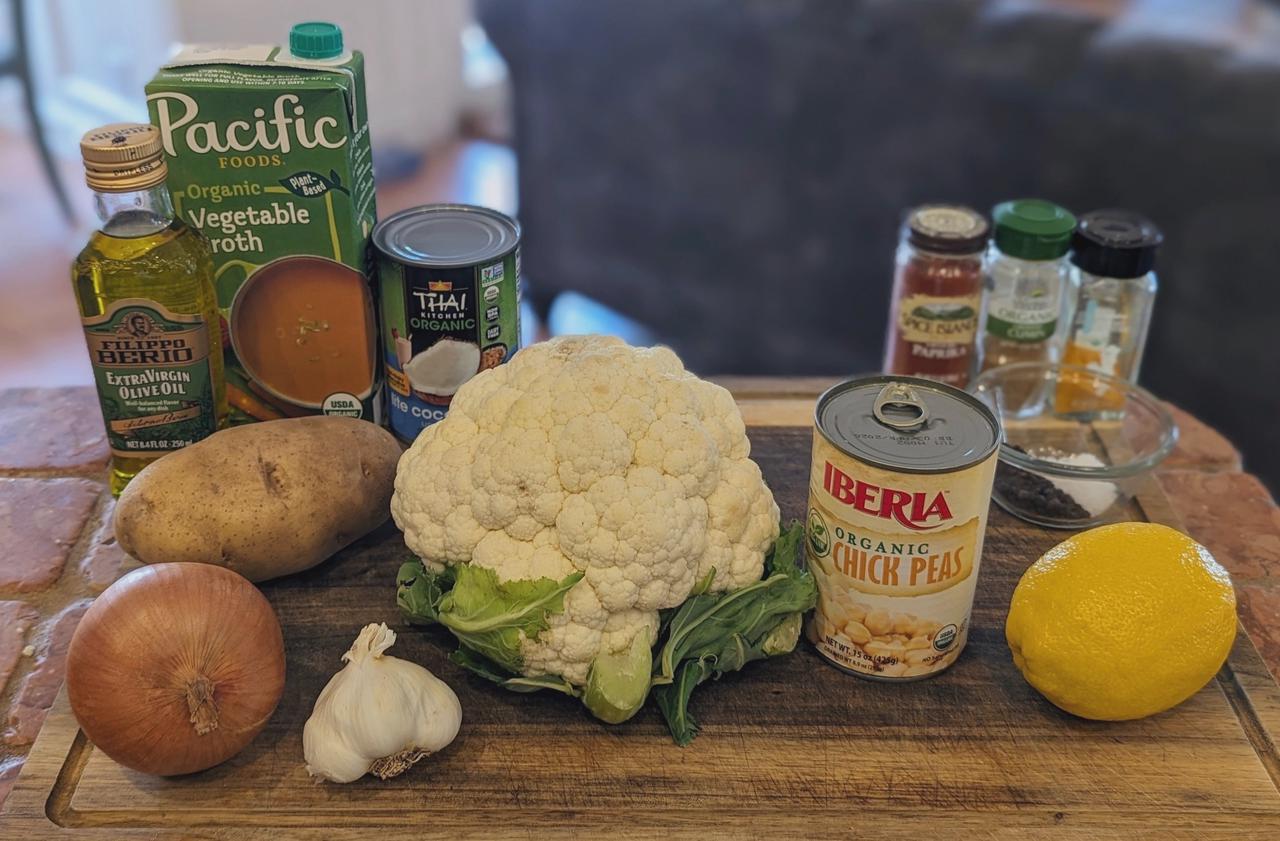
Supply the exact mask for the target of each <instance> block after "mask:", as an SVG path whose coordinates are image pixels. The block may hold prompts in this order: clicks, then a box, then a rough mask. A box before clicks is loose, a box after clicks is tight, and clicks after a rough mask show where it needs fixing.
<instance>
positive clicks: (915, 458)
mask: <svg viewBox="0 0 1280 841" xmlns="http://www.w3.org/2000/svg"><path fill="white" fill-rule="evenodd" d="M814 420H815V422H816V423H817V425H818V429H819V430H820V431H821V432H822V434H823V435H824V436H826V438H827V440H828V441H830V442H831V443H832V444H834V445H835V446H836V447H838V448H839V449H840V450H841V451H843V452H844V453H846V454H847V455H850V456H852V457H853V458H856V459H858V460H859V461H861V462H863V463H865V464H869V465H871V466H873V467H879V468H882V469H885V470H896V471H899V472H902V473H951V472H953V471H956V470H963V469H964V468H966V467H971V466H972V465H975V464H978V463H979V462H982V461H985V460H986V459H987V458H988V457H989V456H990V455H991V454H992V453H994V452H995V451H996V447H998V446H999V444H1000V422H999V421H997V420H996V417H995V415H994V414H992V413H991V410H990V409H988V408H987V407H986V406H984V405H983V404H982V403H981V402H980V401H978V400H977V399H976V398H974V397H973V396H972V395H969V394H966V393H965V392H963V391H960V390H959V389H957V388H952V387H951V386H948V385H943V384H942V383H935V382H933V381H931V380H925V379H921V378H919V377H900V376H879V377H864V378H861V379H855V380H849V381H847V382H843V383H839V384H838V385H835V386H832V387H831V388H829V389H827V391H826V392H825V393H824V394H823V395H822V396H821V397H819V398H818V406H817V409H816V410H815V418H814Z"/></svg>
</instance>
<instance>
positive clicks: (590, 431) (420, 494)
mask: <svg viewBox="0 0 1280 841" xmlns="http://www.w3.org/2000/svg"><path fill="white" fill-rule="evenodd" d="M750 452H751V445H750V442H749V441H748V440H747V436H746V427H745V426H744V424H743V421H742V415H741V414H740V413H739V411H738V408H737V406H736V405H735V403H734V401H733V398H732V397H731V396H730V394H729V392H727V391H726V390H725V389H723V388H721V387H720V386H717V385H714V384H712V383H708V382H705V381H703V380H701V379H698V378H697V377H696V376H694V375H693V374H690V373H689V372H687V371H685V369H684V366H683V365H682V364H681V362H680V359H679V357H677V356H676V355H675V354H674V353H672V352H671V351H670V350H668V349H667V348H632V347H629V346H628V345H626V344H625V343H623V342H622V341H621V340H619V339H615V338H611V337H603V336H571V337H564V338H559V339H553V340H551V341H548V342H543V343H540V344H536V345H533V346H532V347H529V348H525V349H524V350H522V351H520V352H519V353H518V354H516V355H515V356H514V357H513V358H512V359H511V361H510V362H508V363H507V364H506V365H502V366H499V367H497V368H493V369H490V370H487V371H483V372H481V373H480V374H478V375H476V376H475V377H473V378H472V379H471V380H470V381H469V382H468V383H466V384H465V385H464V386H462V388H460V389H459V390H458V393H457V394H456V395H455V397H454V399H453V402H452V405H451V406H450V410H449V413H448V415H447V416H446V417H445V419H444V420H443V421H441V422H439V423H437V424H435V425H434V426H430V427H428V428H427V429H425V430H424V431H423V432H422V434H421V435H419V436H418V439H417V441H415V442H414V444H413V446H412V447H410V448H409V450H408V451H407V452H406V453H405V454H404V456H403V457H402V458H401V460H400V465H399V469H398V470H397V473H396V488H395V496H394V497H393V498H392V501H391V512H392V515H393V516H394V518H395V521H396V524H397V525H398V526H399V527H400V528H401V529H402V530H403V531H404V534H405V542H406V543H407V544H408V546H409V548H410V549H412V550H413V551H414V552H415V553H417V554H418V555H419V556H420V557H421V558H422V559H423V560H424V561H425V562H427V563H430V564H440V563H444V564H462V563H468V562H469V563H474V564H477V565H480V566H483V567H486V568H489V569H492V570H493V571H494V572H495V573H496V574H497V575H498V578H499V580H501V581H511V580H524V579H534V578H544V577H545V578H552V579H556V580H563V579H564V578H565V577H566V576H568V575H569V574H571V573H572V572H574V571H580V572H582V573H583V577H582V579H581V580H580V581H579V582H578V583H577V584H575V585H574V586H573V587H572V588H571V589H570V590H569V591H568V593H567V594H566V595H565V599H564V609H563V611H561V612H559V613H555V614H553V615H551V616H550V617H549V619H548V627H547V628H546V629H545V630H544V631H542V632H541V633H539V634H537V636H536V637H535V638H533V639H524V640H523V641H522V643H521V656H522V658H523V661H524V663H523V669H524V671H525V673H526V674H529V675H544V674H546V675H560V676H561V677H563V678H564V679H565V680H567V681H568V682H569V683H571V684H574V685H576V686H583V685H585V684H586V681H587V676H588V673H589V671H590V667H591V663H592V662H593V660H595V659H596V658H597V657H598V656H600V655H602V654H610V655H619V654H620V653H622V652H625V651H627V650H629V649H630V647H631V646H632V644H633V643H634V642H635V641H636V637H637V635H638V634H644V635H646V638H647V641H648V643H649V644H652V643H653V641H654V640H655V639H656V637H657V630H658V611H659V610H661V609H663V608H669V607H675V606H677V605H679V604H681V603H682V602H684V601H685V600H686V599H687V598H688V597H689V595H690V593H691V591H692V589H693V587H694V585H695V584H696V583H698V582H699V581H701V580H702V579H703V578H705V577H706V576H707V575H708V574H709V573H710V571H711V570H712V569H713V568H714V570H715V576H714V578H713V580H712V584H711V589H712V590H713V591H724V590H730V589H736V588H739V587H742V586H745V585H747V584H749V583H751V582H752V581H755V580H757V579H759V578H760V576H761V574H762V572H763V564H764V557H765V553H766V552H767V551H768V549H769V547H770V546H771V545H772V544H773V541H774V539H775V538H776V537H777V535H778V507H777V504H776V503H775V502H774V499H773V494H772V493H770V491H769V488H768V486H766V485H765V483H764V480H763V478H762V477H761V475H760V469H759V467H757V466H756V464H755V463H754V462H753V461H751V459H750V458H749V456H750Z"/></svg>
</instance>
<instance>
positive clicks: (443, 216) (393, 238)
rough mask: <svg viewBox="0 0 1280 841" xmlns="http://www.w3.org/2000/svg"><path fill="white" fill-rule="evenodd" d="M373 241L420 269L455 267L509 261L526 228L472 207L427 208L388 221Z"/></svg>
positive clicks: (418, 208) (375, 231)
mask: <svg viewBox="0 0 1280 841" xmlns="http://www.w3.org/2000/svg"><path fill="white" fill-rule="evenodd" d="M373 243H374V245H375V246H377V248H378V250H379V251H381V252H382V253H383V254H386V255H387V256H389V257H393V258H395V259H396V260H399V261H401V262H404V263H410V264H412V265H415V266H426V267H428V268H433V269H454V268H460V267H465V266H473V265H475V264H477V263H483V262H486V261H488V260H495V259H498V258H500V257H505V256H506V255H507V254H509V253H511V251H512V250H513V249H515V247H516V246H517V245H519V244H520V224H519V223H518V222H516V221H515V220H514V219H512V218H511V217H509V216H506V215H505V214H502V213H499V212H498V211H496V210H490V209H489V208H487V207H477V206H475V205H470V204H426V205H422V206H421V207H411V208H409V209H408V210H402V211H400V212H399V213H395V214H392V215H391V216H388V217H387V218H386V219H383V220H382V221H381V222H379V223H378V224H377V226H375V227H374V229H373Z"/></svg>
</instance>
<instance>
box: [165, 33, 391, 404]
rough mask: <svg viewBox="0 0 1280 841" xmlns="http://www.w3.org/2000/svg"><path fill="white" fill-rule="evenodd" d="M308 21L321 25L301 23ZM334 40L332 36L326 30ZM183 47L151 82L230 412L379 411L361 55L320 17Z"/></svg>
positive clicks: (369, 165)
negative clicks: (204, 240) (202, 241)
mask: <svg viewBox="0 0 1280 841" xmlns="http://www.w3.org/2000/svg"><path fill="white" fill-rule="evenodd" d="M306 27H310V28H311V29H312V30H315V29H325V31H323V32H318V33H317V32H307V31H303V32H302V35H303V36H308V35H310V36H314V37H313V42H310V43H309V42H308V41H307V38H306V37H303V38H302V39H301V40H299V38H298V36H299V30H304V29H305V28H306ZM335 39H336V40H335ZM290 43H291V46H292V47H293V49H294V50H303V51H304V53H305V55H303V56H299V55H297V54H295V53H294V52H291V51H290V49H289V48H283V47H276V46H241V47H221V46H219V47H213V46H209V47H199V46H197V47H190V48H188V49H186V50H184V51H183V52H181V53H180V54H179V55H178V56H177V57H176V58H175V59H174V60H173V61H172V62H170V63H169V64H167V65H165V66H164V67H162V68H161V69H160V70H159V72H157V73H156V76H155V78H153V79H152V80H151V82H150V83H149V84H148V85H147V103H148V107H149V109H150V114H151V121H152V123H154V124H155V125H156V126H157V127H158V128H159V129H160V132H161V140H162V142H163V145H164V152H165V157H166V159H167V161H168V165H169V180H168V183H169V187H170V191H171V193H172V195H173V202H174V205H175V208H176V210H177V212H178V214H179V215H180V216H181V217H182V218H183V219H184V220H186V221H187V222H189V223H190V224H192V225H193V226H194V227H196V228H198V229H199V230H200V231H201V232H202V233H203V234H204V235H205V236H206V237H208V239H209V241H210V243H211V244H212V246H213V260H214V272H215V279H214V286H215V288H216V291H217V297H218V308H219V311H220V314H221V316H222V324H223V329H224V331H225V332H227V333H228V334H229V335H228V336H224V345H225V349H226V354H225V355H226V362H227V374H226V376H227V392H228V402H229V403H230V407H231V418H232V420H233V422H238V423H244V422H248V421H253V420H267V419H274V418H278V417H282V416H292V415H297V414H315V413H324V414H337V415H348V416H352V417H361V418H365V419H368V420H375V421H376V420H378V415H379V414H380V412H381V407H380V394H379V393H378V391H379V388H378V385H379V384H378V377H377V366H376V364H375V344H376V333H377V326H376V320H375V316H374V309H373V296H372V293H371V290H370V287H369V280H368V275H367V273H366V268H367V265H366V264H367V259H366V255H367V244H368V237H369V234H370V232H371V230H372V228H373V225H374V221H375V218H376V210H375V207H374V185H373V165H372V158H371V153H370V143H369V125H368V114H367V112H366V109H365V82H364V59H363V57H362V56H361V54H360V53H359V52H348V51H344V50H343V48H342V44H341V33H340V31H338V30H337V28H336V27H332V26H331V25H329V24H302V25H300V26H299V27H295V29H294V33H292V34H291V38H290Z"/></svg>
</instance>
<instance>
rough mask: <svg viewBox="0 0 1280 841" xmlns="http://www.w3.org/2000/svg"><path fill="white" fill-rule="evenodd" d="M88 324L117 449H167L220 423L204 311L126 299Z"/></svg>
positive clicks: (124, 452) (136, 452) (147, 453)
mask: <svg viewBox="0 0 1280 841" xmlns="http://www.w3.org/2000/svg"><path fill="white" fill-rule="evenodd" d="M83 324H84V332H85V338H86V340H87V343H88V346H89V362H90V363H91V364H92V366H93V376H94V380H95V381H96V383H97V386H98V398H99V401H100V402H101V404H102V415H103V418H104V420H105V421H106V425H107V441H108V443H109V444H110V445H111V452H112V453H113V454H114V455H116V456H119V457H122V458H150V457H154V456H160V455H164V454H165V453H167V452H169V451H171V450H177V449H181V448H182V447H185V446H187V445H189V444H194V443H195V442H196V441H199V440H200V439H202V438H205V437H207V436H208V435H211V434H212V433H213V432H214V431H215V430H216V429H217V424H218V422H217V414H216V411H215V406H214V394H213V377H212V372H211V369H210V364H209V328H208V325H207V324H206V323H205V321H204V319H203V318H201V316H200V315H198V314H194V315H189V314H185V313H175V312H172V311H170V310H169V309H167V308H165V307H164V306H162V305H161V304H158V303H156V302H155V301H149V300H146V299H143V298H126V299H123V300H120V301H117V302H115V303H114V304H112V305H111V307H110V308H109V309H108V310H107V311H106V312H105V313H103V314H102V315H100V316H95V317H91V318H85V319H83Z"/></svg>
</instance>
